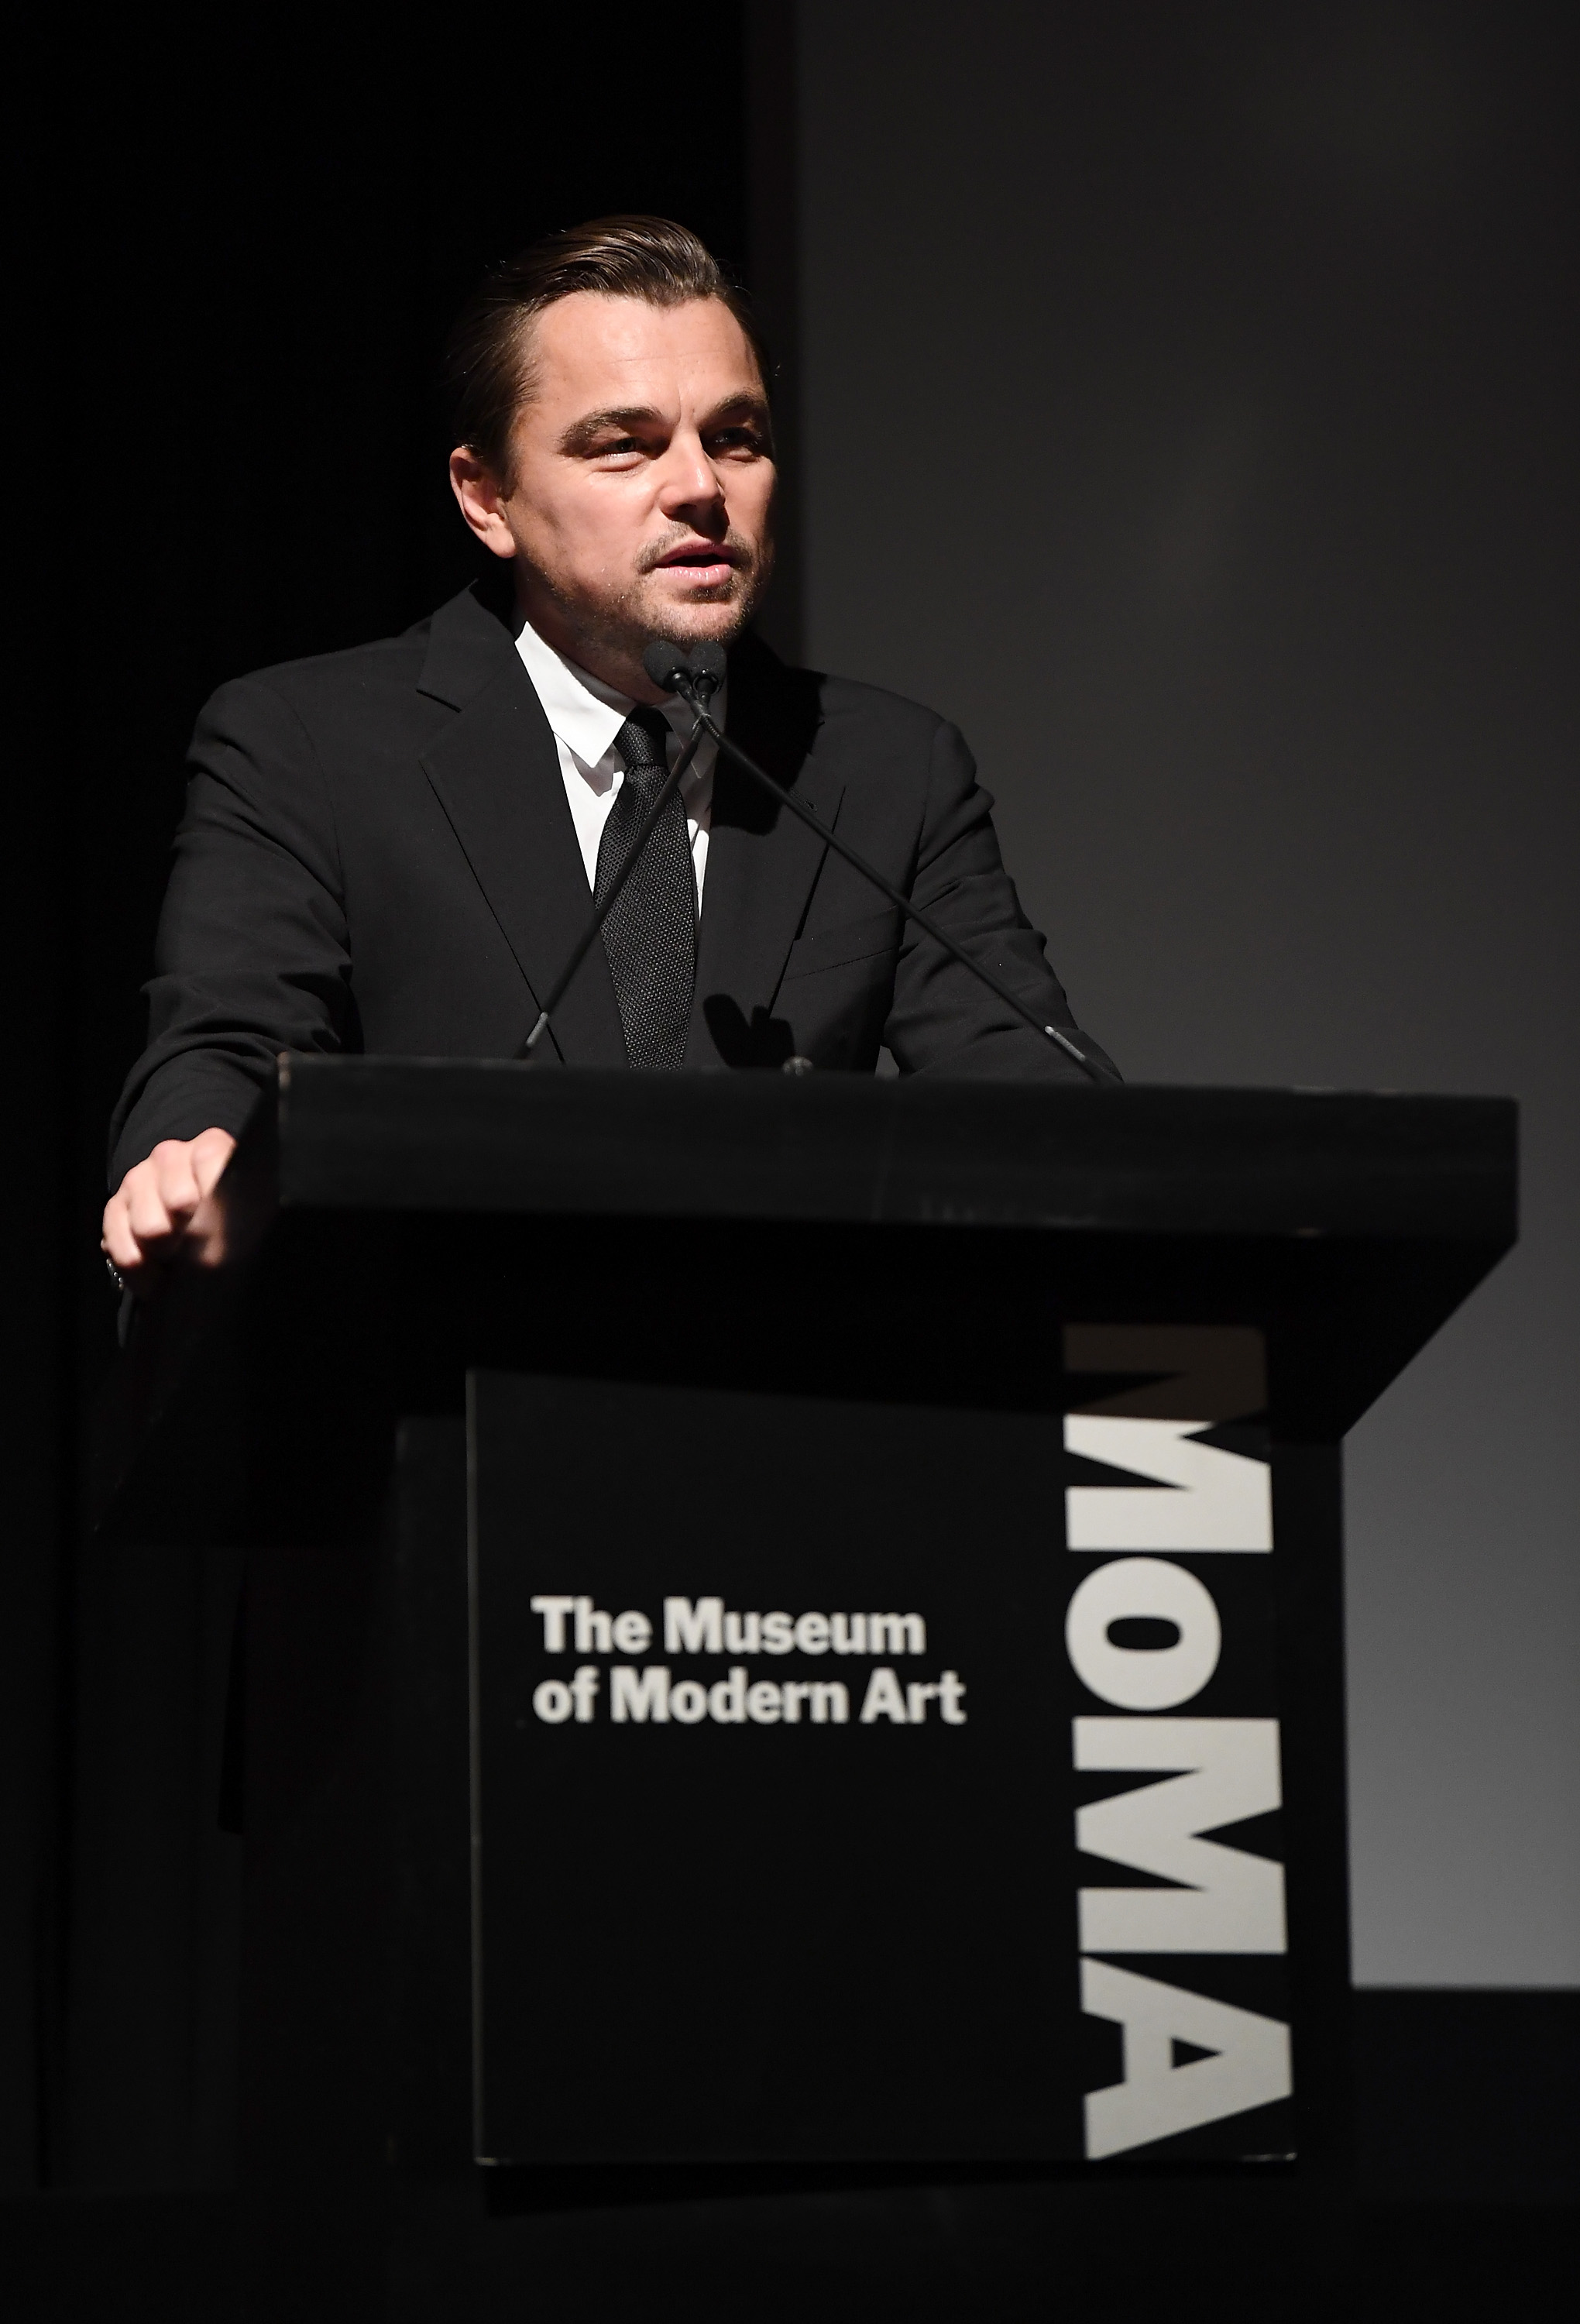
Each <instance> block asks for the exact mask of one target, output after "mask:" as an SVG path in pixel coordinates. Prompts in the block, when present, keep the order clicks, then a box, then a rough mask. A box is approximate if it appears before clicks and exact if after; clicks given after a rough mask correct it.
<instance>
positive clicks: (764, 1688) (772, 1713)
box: [746, 1678, 783, 1727]
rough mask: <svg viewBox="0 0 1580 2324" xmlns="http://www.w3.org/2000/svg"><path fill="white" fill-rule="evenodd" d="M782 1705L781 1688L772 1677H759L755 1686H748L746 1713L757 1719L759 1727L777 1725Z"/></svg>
mask: <svg viewBox="0 0 1580 2324" xmlns="http://www.w3.org/2000/svg"><path fill="white" fill-rule="evenodd" d="M782 1707H783V1706H782V1704H781V1701H780V1697H779V1690H778V1688H777V1687H776V1685H775V1684H774V1682H773V1680H772V1679H771V1678H759V1679H758V1683H757V1684H756V1685H755V1686H749V1687H748V1689H747V1691H746V1715H747V1717H748V1718H749V1719H755V1720H757V1722H758V1726H759V1727H773V1726H776V1724H777V1723H778V1718H779V1712H780V1710H781V1709H782Z"/></svg>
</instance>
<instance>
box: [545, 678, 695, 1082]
mask: <svg viewBox="0 0 1580 2324" xmlns="http://www.w3.org/2000/svg"><path fill="white" fill-rule="evenodd" d="M721 659H722V657H721ZM649 674H650V673H649ZM687 675H688V677H689V675H690V672H689V671H688V672H687ZM715 683H716V681H715ZM664 691H665V693H666V694H673V693H674V692H675V688H674V687H672V686H666V687H665V688H664ZM709 699H710V700H711V699H712V696H711V695H710V696H709ZM693 707H694V708H695V705H693ZM706 732H707V728H706V726H705V724H704V723H703V716H702V714H701V712H700V711H699V712H698V714H697V723H696V724H695V725H694V727H693V728H692V730H691V733H689V734H688V735H687V736H686V738H685V743H684V748H683V749H682V751H681V753H680V756H679V758H678V759H676V761H675V764H674V766H673V767H671V769H670V770H669V773H668V776H667V778H666V781H665V783H664V785H663V787H662V788H661V789H660V791H659V793H658V796H657V798H656V799H655V800H654V801H653V804H652V806H651V807H649V808H648V813H647V815H646V816H645V817H644V819H643V823H642V827H641V829H640V830H639V831H638V834H637V835H636V837H635V839H633V840H632V842H631V846H630V853H629V855H628V856H627V857H626V859H625V862H623V863H622V864H621V865H620V870H619V871H617V872H616V873H615V875H614V878H613V880H612V881H611V882H610V887H609V893H608V894H607V895H606V896H605V897H604V899H603V901H602V903H601V904H600V905H599V906H598V908H597V909H596V911H594V913H593V915H592V918H591V919H590V920H589V921H588V923H587V925H586V927H584V928H583V931H582V933H581V935H580V936H579V937H578V938H577V940H576V945H575V948H574V951H573V952H572V954H571V956H570V958H569V960H567V961H566V963H565V966H564V968H562V969H561V971H560V973H559V974H558V975H557V976H556V978H555V981H554V982H553V983H552V984H551V985H550V986H549V988H548V994H547V999H546V1000H545V1001H544V1003H543V1006H542V1008H541V1009H540V1010H539V1011H538V1016H537V1024H536V1025H534V1027H533V1028H532V1030H531V1031H530V1033H528V1036H527V1038H526V1039H525V1041H523V1042H522V1044H521V1052H520V1053H521V1055H522V1056H524V1057H529V1056H531V1055H532V1053H533V1051H534V1050H535V1049H536V1048H537V1044H538V1043H539V1041H541V1040H542V1038H543V1037H544V1035H545V1034H546V1033H547V1030H548V1020H549V1019H550V1018H551V1017H552V1016H553V1015H554V1012H555V1010H556V1009H557V1008H558V1007H559V1005H560V1002H561V1001H563V1000H564V999H565V994H566V993H567V992H568V991H570V989H571V980H572V978H573V977H574V975H575V973H576V971H577V970H578V969H579V968H580V967H581V965H582V963H583V961H584V960H585V959H586V957H587V954H589V953H590V952H591V951H592V947H593V945H595V944H596V943H597V941H598V935H599V931H600V929H601V928H602V926H603V923H604V921H605V920H606V919H607V918H609V915H610V911H611V908H612V907H613V904H614V899H615V898H616V897H617V896H618V895H619V894H620V890H621V889H622V888H623V887H624V886H625V883H626V881H627V880H628V879H629V877H630V873H631V867H632V866H633V864H634V863H635V862H636V860H637V858H638V855H640V853H641V852H642V850H643V848H644V847H646V845H647V844H648V840H649V839H651V837H652V836H653V832H654V828H655V826H656V825H657V821H658V818H659V816H661V815H662V814H663V812H664V810H665V808H666V807H667V806H668V804H669V801H670V800H671V798H673V797H674V796H675V791H676V789H677V788H679V785H680V783H681V780H682V779H683V777H684V774H685V771H686V769H687V768H688V767H689V766H690V765H691V762H692V761H693V760H694V758H695V757H696V755H697V745H698V743H699V742H701V741H702V739H703V734H704V733H706Z"/></svg>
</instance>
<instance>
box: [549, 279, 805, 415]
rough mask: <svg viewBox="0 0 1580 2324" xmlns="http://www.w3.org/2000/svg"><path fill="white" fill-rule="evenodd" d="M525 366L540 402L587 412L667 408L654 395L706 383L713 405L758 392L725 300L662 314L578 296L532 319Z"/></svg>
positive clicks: (637, 302)
mask: <svg viewBox="0 0 1580 2324" xmlns="http://www.w3.org/2000/svg"><path fill="white" fill-rule="evenodd" d="M528 360H529V362H530V364H531V367H532V371H533V373H534V374H535V375H536V376H535V380H534V387H535V391H536V394H537V397H539V398H552V399H553V400H554V401H556V402H557V401H561V400H562V399H564V400H565V401H571V402H574V403H576V404H578V405H580V406H581V407H582V408H583V410H589V411H590V410H601V409H606V410H611V411H612V410H622V409H629V410H635V409H638V408H639V407H650V406H653V405H655V404H657V403H661V402H666V401H669V397H668V396H666V395H663V394H662V393H655V392H654V391H655V390H659V389H662V388H663V387H665V386H669V387H670V388H671V390H672V391H673V388H674V387H675V386H676V385H684V384H687V383H689V384H692V385H694V386H702V385H703V383H705V385H706V392H707V394H708V399H709V401H711V402H713V401H719V400H721V397H723V396H725V395H728V394H730V393H740V394H753V393H760V392H761V385H760V381H759V379H758V366H757V362H756V359H755V357H754V355H753V354H752V350H751V346H750V344H749V341H748V339H747V336H746V333H745V332H744V331H743V330H742V329H741V327H740V325H739V322H737V320H736V318H735V317H734V316H733V315H732V314H731V313H730V309H729V308H728V307H727V306H725V304H724V302H723V300H721V299H688V300H685V301H684V303H683V304H682V305H679V306H675V307H657V306H654V305H653V304H651V302H650V301H648V300H645V299H629V298H615V297H611V296H608V295H607V294H605V293H604V292H602V291H575V292H574V293H573V294H572V296H571V297H569V298H568V299H559V300H556V301H555V303H554V305H553V306H552V307H547V308H546V309H544V311H543V312H542V314H540V315H539V316H537V318H535V321H534V324H533V327H532V336H531V340H530V342H529V347H528Z"/></svg>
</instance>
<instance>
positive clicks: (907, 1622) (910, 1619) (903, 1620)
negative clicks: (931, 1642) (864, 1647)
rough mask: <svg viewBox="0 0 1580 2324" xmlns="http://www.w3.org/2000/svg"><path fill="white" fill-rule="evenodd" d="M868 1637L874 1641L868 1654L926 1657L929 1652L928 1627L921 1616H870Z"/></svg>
mask: <svg viewBox="0 0 1580 2324" xmlns="http://www.w3.org/2000/svg"><path fill="white" fill-rule="evenodd" d="M867 1635H868V1637H869V1638H870V1640H871V1641H872V1643H871V1646H870V1647H869V1648H868V1652H869V1653H872V1654H875V1655H924V1654H925V1653H926V1652H927V1625H926V1623H925V1622H924V1621H923V1619H922V1617H921V1615H920V1614H872V1615H869V1616H868V1623H867Z"/></svg>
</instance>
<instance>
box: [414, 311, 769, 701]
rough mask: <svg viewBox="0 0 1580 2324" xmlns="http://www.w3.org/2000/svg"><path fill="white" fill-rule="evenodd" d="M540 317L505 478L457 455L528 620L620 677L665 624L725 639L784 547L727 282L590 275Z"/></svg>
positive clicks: (464, 500) (463, 491)
mask: <svg viewBox="0 0 1580 2324" xmlns="http://www.w3.org/2000/svg"><path fill="white" fill-rule="evenodd" d="M531 330H532V339H531V344H530V350H529V355H530V364H531V374H532V380H531V392H530V396H529V399H528V401H527V402H526V403H525V404H524V405H523V407H522V409H521V410H520V411H519V413H518V415H517V420H516V429H515V437H514V449H515V475H514V480H513V483H512V485H511V489H510V493H509V494H508V495H501V494H500V493H499V492H498V490H497V488H491V480H490V479H488V478H487V477H486V475H482V473H481V472H477V473H476V474H475V475H474V476H473V479H472V480H470V481H469V480H468V479H467V478H466V476H465V475H464V473H463V472H464V468H465V466H466V463H465V459H464V456H462V455H457V456H456V458H455V460H453V461H452V464H451V466H452V475H454V476H455V488H456V493H457V497H458V498H459V499H460V501H461V505H462V510H463V512H464V514H465V516H466V518H467V521H468V522H469V523H470V524H471V525H472V527H473V530H474V531H477V532H479V533H480V534H481V536H482V538H483V539H485V540H486V541H487V543H488V545H489V547H490V548H491V549H494V551H495V553H496V554H497V555H500V556H504V557H511V556H513V557H515V558H517V560H518V563H517V576H518V587H519V595H520V598H521V603H522V608H523V611H524V612H525V613H526V614H527V616H528V620H529V621H531V622H532V624H533V626H534V628H536V629H537V630H538V631H539V632H540V633H543V634H546V635H547V637H548V640H549V642H550V643H551V644H553V645H556V646H557V647H558V648H559V649H560V650H561V651H563V652H566V653H568V654H569V655H571V657H572V658H573V659H576V660H579V661H581V662H582V663H583V665H584V666H585V667H588V668H591V669H600V665H602V669H600V674H601V675H605V676H608V677H610V678H611V679H612V681H613V682H614V683H616V684H620V685H624V684H627V682H628V681H629V679H630V678H632V676H633V674H634V670H635V669H638V668H639V663H640V657H641V653H642V649H643V647H644V646H645V645H647V644H648V643H649V642H650V641H652V640H653V639H654V638H667V639H672V640H674V641H676V642H678V643H680V644H683V645H684V644H693V645H694V644H699V643H700V642H701V641H703V639H707V638H712V639H716V640H719V641H721V642H723V641H728V640H729V639H730V638H732V637H733V636H734V635H735V633H736V632H737V631H739V629H740V628H741V626H742V625H743V623H744V622H746V620H747V618H748V616H749V613H750V612H751V609H752V607H753V605H754V604H756V602H757V600H758V597H759V596H760V595H761V593H762V589H763V586H764V585H765V583H766V582H767V577H768V572H769V569H770V567H771V564H772V557H773V548H772V536H771V533H770V530H769V515H770V511H771V508H772V503H773V497H774V484H775V471H774V461H773V455H772V446H771V438H770V437H769V433H768V414H767V400H766V398H765V396H764V393H763V386H762V381H761V379H760V377H759V375H758V367H757V363H756V360H755V358H754V357H753V355H752V351H751V348H750V346H749V344H748V341H747V338H746V335H745V333H744V332H743V331H742V329H741V327H740V326H739V323H738V322H737V321H736V319H735V318H734V316H733V315H731V313H730V310H729V309H728V308H727V307H726V306H724V305H723V304H722V302H721V300H717V299H696V300H688V302H687V303H686V304H685V305H684V306H682V307H652V306H649V305H648V302H647V301H646V300H641V299H623V298H606V297H603V296H602V295H600V294H599V293H597V292H593V291H578V292H577V293H576V294H575V295H574V297H573V298H569V299H561V300H557V301H556V304H555V305H554V306H552V307H549V308H547V309H545V311H544V312H543V313H542V314H541V315H540V316H538V317H537V319H536V321H535V322H534V324H533V325H532V326H531ZM473 469H474V470H475V464H473ZM484 516H486V523H485V522H483V521H480V517H484ZM628 690H629V688H628ZM642 690H643V691H647V690H648V689H646V688H644V689H642Z"/></svg>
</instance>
